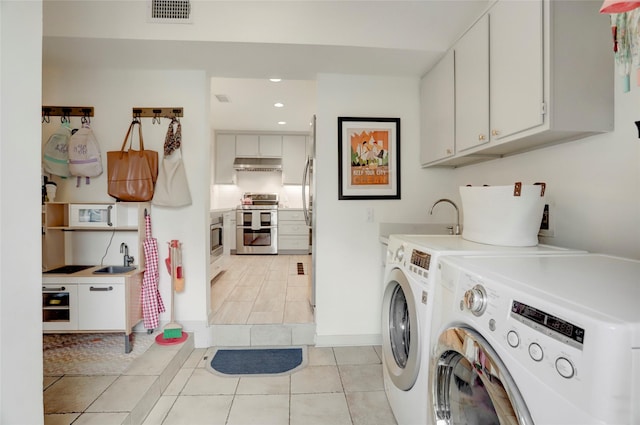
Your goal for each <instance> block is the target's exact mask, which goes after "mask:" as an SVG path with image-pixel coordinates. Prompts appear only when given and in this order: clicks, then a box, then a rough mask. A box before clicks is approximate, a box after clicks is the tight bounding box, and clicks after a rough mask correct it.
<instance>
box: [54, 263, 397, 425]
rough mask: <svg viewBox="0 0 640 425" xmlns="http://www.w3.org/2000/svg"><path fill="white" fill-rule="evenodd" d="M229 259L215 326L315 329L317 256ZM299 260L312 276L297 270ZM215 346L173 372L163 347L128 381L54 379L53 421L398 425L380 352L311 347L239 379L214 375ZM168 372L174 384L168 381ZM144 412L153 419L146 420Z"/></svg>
mask: <svg viewBox="0 0 640 425" xmlns="http://www.w3.org/2000/svg"><path fill="white" fill-rule="evenodd" d="M230 261H231V262H232V263H231V265H230V266H229V267H228V268H227V271H226V272H225V273H224V275H222V276H219V277H218V278H217V279H215V280H214V283H213V286H212V303H213V304H214V306H215V307H214V311H215V312H216V314H215V315H214V319H215V320H214V322H215V323H216V324H254V323H261V324H265V323H266V324H269V323H313V315H312V313H311V309H310V308H309V298H308V297H309V290H310V288H309V279H308V270H309V269H308V267H309V266H310V265H309V263H310V258H309V256H280V255H279V256H232V257H231V259H230ZM299 262H302V263H303V264H304V272H305V275H299V274H298V267H297V265H298V263H299ZM234 310H235V311H234ZM223 327H225V328H226V327H227V326H223ZM215 350H216V347H212V348H197V349H193V350H191V349H189V351H186V353H187V354H184V357H182V358H183V360H182V361H183V362H184V363H182V366H181V367H179V368H177V367H176V369H173V366H166V365H167V364H168V362H169V361H170V359H168V358H167V356H168V353H167V349H166V348H165V347H158V346H155V345H154V346H152V347H151V348H150V349H149V350H148V351H147V352H145V353H144V354H143V355H142V356H141V358H140V359H139V360H140V361H136V362H135V363H134V364H133V365H132V366H131V367H130V368H129V369H127V371H125V373H124V374H122V375H120V376H62V377H60V376H56V377H45V385H44V387H45V393H44V401H45V412H46V415H45V425H70V424H73V425H89V424H107V425H116V424H121V425H134V424H135V425H138V424H144V425H156V424H157V425H173V424H188V425H198V424H224V425H269V424H288V425H314V424H321V425H340V424H351V425H394V424H396V421H395V419H394V417H393V414H392V412H391V409H390V407H389V403H388V401H387V398H386V395H385V392H384V387H383V378H382V363H381V358H382V356H381V353H380V347H377V346H375V347H373V346H364V347H334V348H331V347H313V346H309V347H308V350H307V354H308V363H307V366H306V367H305V368H303V369H301V370H298V371H296V372H294V373H292V374H290V375H284V376H273V377H240V378H238V377H225V376H220V375H216V374H214V373H211V372H210V371H209V370H207V369H206V364H207V361H210V360H211V358H212V357H213V354H214V353H215ZM180 352H184V350H180ZM188 353H190V354H188ZM187 356H188V357H187ZM184 358H186V361H185V360H184ZM174 363H175V362H174ZM172 364H173V363H172ZM163 368H166V369H165V372H161V371H159V370H158V369H163ZM169 369H173V371H172V372H171V373H166V370H169ZM152 375H155V376H157V378H155V379H156V380H155V381H153V379H154V378H153V377H152ZM163 376H171V377H172V379H171V380H170V381H169V380H167V381H166V382H162V381H163ZM134 400H138V403H137V405H136V406H134ZM152 400H153V402H154V401H155V400H157V402H155V404H153V402H152ZM149 402H151V404H152V405H153V407H152V408H151V407H150V405H149V407H147V406H146V405H147V404H149ZM141 412H145V413H144V415H146V412H149V413H148V415H147V416H146V418H145V416H142V413H141Z"/></svg>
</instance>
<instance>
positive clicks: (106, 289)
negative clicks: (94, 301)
mask: <svg viewBox="0 0 640 425" xmlns="http://www.w3.org/2000/svg"><path fill="white" fill-rule="evenodd" d="M89 290H90V291H103V292H104V291H113V286H109V287H108V288H104V287H100V288H96V287H95V286H90V287H89Z"/></svg>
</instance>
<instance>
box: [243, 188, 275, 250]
mask: <svg viewBox="0 0 640 425" xmlns="http://www.w3.org/2000/svg"><path fill="white" fill-rule="evenodd" d="M236 226H237V227H236V254H277V253H278V194H277V193H250V192H247V193H244V194H243V196H242V205H238V208H237V209H236Z"/></svg>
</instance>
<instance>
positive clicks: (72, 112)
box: [42, 106, 93, 123]
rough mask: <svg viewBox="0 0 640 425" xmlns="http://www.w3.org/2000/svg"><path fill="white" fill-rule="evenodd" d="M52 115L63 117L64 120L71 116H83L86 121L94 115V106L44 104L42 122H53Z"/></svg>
mask: <svg viewBox="0 0 640 425" xmlns="http://www.w3.org/2000/svg"><path fill="white" fill-rule="evenodd" d="M52 116H54V117H62V120H63V121H64V120H65V119H67V121H68V120H69V118H70V117H82V119H83V122H84V120H88V119H89V117H92V116H93V106H43V107H42V122H46V123H49V122H51V117H52Z"/></svg>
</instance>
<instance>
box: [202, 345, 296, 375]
mask: <svg viewBox="0 0 640 425" xmlns="http://www.w3.org/2000/svg"><path fill="white" fill-rule="evenodd" d="M306 364H307V350H306V347H278V348H233V349H218V350H216V352H215V353H214V354H213V358H212V359H211V361H210V362H207V369H208V370H209V371H211V372H213V373H216V374H220V375H224V376H247V375H250V376H274V375H288V374H291V373H293V372H295V371H297V370H300V369H302V368H304V367H305V366H306Z"/></svg>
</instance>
